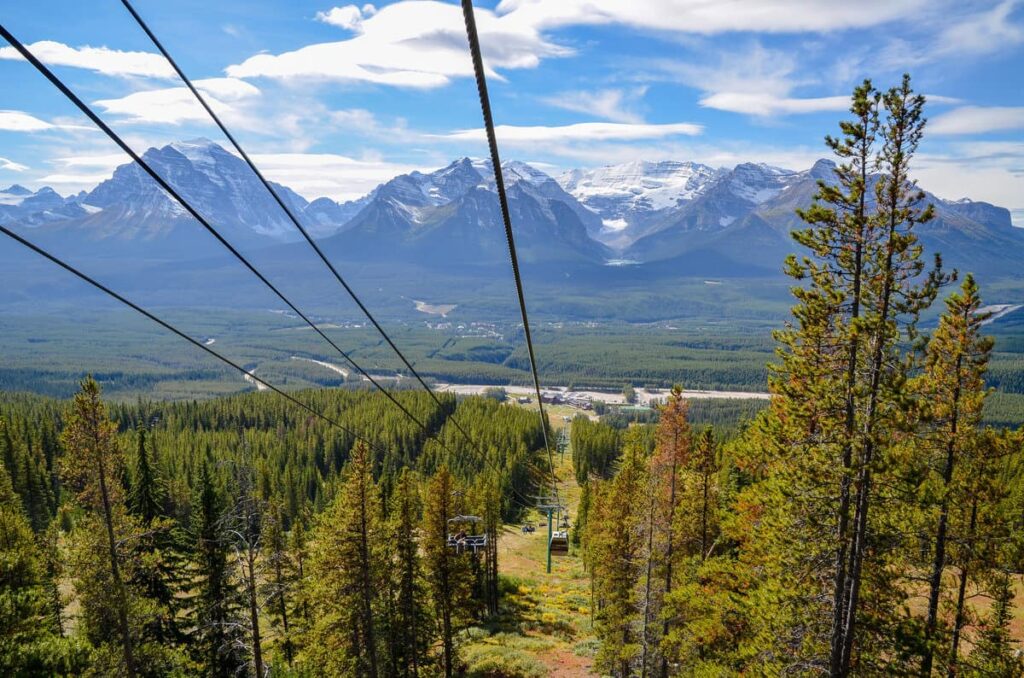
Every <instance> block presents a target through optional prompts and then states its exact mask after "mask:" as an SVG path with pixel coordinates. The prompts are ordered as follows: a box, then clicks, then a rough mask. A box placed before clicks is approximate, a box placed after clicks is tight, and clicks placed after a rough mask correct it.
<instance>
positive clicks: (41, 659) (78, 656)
mask: <svg viewBox="0 0 1024 678" xmlns="http://www.w3.org/2000/svg"><path fill="white" fill-rule="evenodd" d="M50 589H51V585H50V582H48V577H47V573H46V566H45V563H44V558H43V556H42V554H41V553H40V552H39V549H38V547H37V545H36V542H35V539H34V536H33V534H32V530H31V528H30V526H29V523H28V520H27V519H26V517H25V515H24V513H23V512H22V509H21V500H20V499H19V498H18V496H17V495H16V494H15V492H14V488H13V486H12V484H11V479H10V476H9V475H8V473H7V470H6V469H5V468H4V467H3V466H0V666H2V667H3V670H4V672H5V673H6V674H7V675H13V676H23V675H24V676H29V675H55V674H65V673H77V672H79V671H81V670H82V669H83V668H84V662H83V659H84V656H83V653H82V652H81V649H82V648H78V647H76V646H75V645H72V644H71V643H69V642H68V641H66V640H65V639H63V638H61V636H60V629H59V627H58V626H57V624H56V622H55V620H54V617H53V614H52V608H51V594H50Z"/></svg>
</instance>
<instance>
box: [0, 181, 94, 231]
mask: <svg viewBox="0 0 1024 678" xmlns="http://www.w3.org/2000/svg"><path fill="white" fill-rule="evenodd" d="M86 214H88V208H86V207H84V206H82V205H80V204H79V203H78V197H77V196H73V197H70V198H64V197H61V196H60V195H58V194H57V192H56V191H54V190H53V189H52V188H50V187H48V186H44V187H43V188H41V189H39V190H38V191H36V192H35V193H33V192H32V191H30V190H28V189H27V188H25V187H24V186H19V185H17V184H14V185H13V186H8V187H7V188H5V189H3V190H0V219H2V220H3V221H5V222H9V223H22V224H32V225H38V224H44V223H47V222H52V221H62V220H66V219H73V218H75V217H80V216H85V215H86Z"/></svg>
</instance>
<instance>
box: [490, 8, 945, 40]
mask: <svg viewBox="0 0 1024 678" xmlns="http://www.w3.org/2000/svg"><path fill="white" fill-rule="evenodd" d="M927 4H928V3H927V0H860V2H856V3H852V2H821V1H820V0H734V1H733V2H707V1H706V0H630V1H629V2H622V1H617V0H612V1H610V2H609V1H606V0H558V1H557V2H553V1H552V0H502V2H501V3H499V4H498V10H497V11H498V13H499V14H508V15H514V16H515V18H516V20H517V21H518V22H521V23H524V24H528V25H531V26H535V27H539V28H554V27H559V26H567V25H574V24H625V25H628V26H633V27H636V28H645V29H651V30H656V31H675V32H680V33H699V34H714V33H727V32H736V31H753V32H759V33H801V32H830V31H835V30H841V29H844V28H864V27H868V26H877V25H879V24H884V23H887V22H889V21H893V20H895V19H900V18H906V17H912V16H914V15H915V14H917V13H919V12H920V11H921V9H923V8H925V7H927Z"/></svg>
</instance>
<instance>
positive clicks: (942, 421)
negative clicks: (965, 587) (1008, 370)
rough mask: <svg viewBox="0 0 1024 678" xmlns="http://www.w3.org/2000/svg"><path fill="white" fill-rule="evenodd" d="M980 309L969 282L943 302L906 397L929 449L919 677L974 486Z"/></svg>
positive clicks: (984, 348) (985, 343) (980, 388)
mask: <svg viewBox="0 0 1024 678" xmlns="http://www.w3.org/2000/svg"><path fill="white" fill-rule="evenodd" d="M980 309H981V298H980V296H979V294H978V285H977V283H976V282H975V281H974V278H973V277H972V276H970V275H968V276H967V277H966V278H965V279H964V282H963V285H962V287H961V291H960V293H959V294H953V295H951V296H950V297H949V298H948V299H947V300H946V312H945V313H944V314H943V315H942V317H941V318H940V320H939V326H938V328H937V329H936V331H935V333H934V334H933V335H932V337H931V338H930V340H929V341H928V344H927V348H926V352H925V357H924V368H923V371H922V374H921V376H920V377H918V378H917V379H915V380H914V382H913V383H912V384H911V388H912V390H915V391H917V392H918V393H919V394H920V400H921V402H922V408H924V410H925V411H924V413H923V419H924V421H925V425H926V427H927V430H926V435H924V436H922V437H921V440H922V443H923V444H922V443H916V442H915V444H922V446H927V448H928V450H929V451H930V452H931V454H930V455H929V456H930V458H928V459H927V461H928V462H930V463H929V464H928V466H929V470H930V473H928V475H926V476H925V483H924V485H925V494H926V496H927V497H929V498H932V497H934V499H929V501H928V504H929V505H928V506H926V509H929V513H930V514H934V520H931V521H929V522H930V523H931V524H929V525H928V526H927V529H928V530H929V532H930V533H931V537H930V542H931V544H930V548H929V551H930V554H931V567H930V573H929V577H928V611H927V616H926V620H925V631H924V654H923V657H922V662H921V673H922V675H931V671H932V665H933V660H934V655H935V651H936V649H937V647H938V643H937V639H938V638H937V636H938V632H939V603H940V596H941V594H942V589H943V574H944V573H945V571H946V565H947V562H948V556H947V551H948V541H949V536H950V535H949V529H950V507H951V505H954V504H965V503H967V502H969V500H970V497H969V496H968V495H967V494H966V492H965V490H968V488H969V487H970V485H971V484H972V483H971V482H970V480H969V479H965V478H963V475H964V471H965V470H967V472H968V473H970V472H971V470H972V469H971V468H970V465H969V466H968V468H967V469H965V468H964V464H965V462H967V463H968V464H970V461H971V460H970V459H969V458H968V457H969V455H972V454H974V453H975V452H976V451H977V427H978V425H979V423H980V421H981V414H982V412H981V410H982V404H983V401H984V397H985V394H986V391H985V382H984V372H985V369H986V367H987V365H988V358H989V354H990V352H991V350H992V345H993V342H992V340H991V339H990V338H986V337H982V336H981V329H982V325H983V323H984V322H985V320H986V319H987V318H988V315H987V314H980V313H979V312H978V311H979V310H980ZM974 470H976V469H974ZM965 480H967V482H966V483H965V482H964V481H965Z"/></svg>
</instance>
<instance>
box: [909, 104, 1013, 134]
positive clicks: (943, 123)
mask: <svg viewBox="0 0 1024 678" xmlns="http://www.w3.org/2000/svg"><path fill="white" fill-rule="evenodd" d="M1016 129H1024V106H962V107H960V108H955V109H953V110H952V111H949V112H948V113H943V114H942V115H938V116H936V117H934V118H932V120H931V121H929V123H928V133H929V134H983V133H985V132H1002V131H1006V130H1016Z"/></svg>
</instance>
